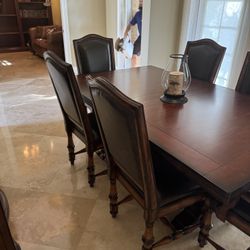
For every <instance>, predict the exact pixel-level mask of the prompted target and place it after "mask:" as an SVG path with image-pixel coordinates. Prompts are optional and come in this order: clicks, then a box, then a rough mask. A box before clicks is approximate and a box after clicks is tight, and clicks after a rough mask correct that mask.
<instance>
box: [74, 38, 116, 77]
mask: <svg viewBox="0 0 250 250" xmlns="http://www.w3.org/2000/svg"><path fill="white" fill-rule="evenodd" d="M73 44H74V49H75V56H76V62H77V68H78V74H89V73H97V72H104V71H112V70H114V69H115V61H114V47H113V39H111V38H105V37H102V36H99V35H95V34H90V35H87V36H84V37H82V38H80V39H76V40H73Z"/></svg>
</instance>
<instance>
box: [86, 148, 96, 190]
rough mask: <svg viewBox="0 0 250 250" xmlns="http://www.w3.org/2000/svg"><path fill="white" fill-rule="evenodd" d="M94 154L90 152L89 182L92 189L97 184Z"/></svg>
mask: <svg viewBox="0 0 250 250" xmlns="http://www.w3.org/2000/svg"><path fill="white" fill-rule="evenodd" d="M93 156H94V152H89V151H88V159H87V161H88V167H87V170H88V182H89V185H90V187H94V183H95V167H94V158H93Z"/></svg>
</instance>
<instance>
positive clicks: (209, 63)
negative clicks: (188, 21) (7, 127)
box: [184, 39, 226, 83]
mask: <svg viewBox="0 0 250 250" xmlns="http://www.w3.org/2000/svg"><path fill="white" fill-rule="evenodd" d="M225 51H226V48H225V47H223V46H220V45H219V44H218V43H216V42H215V41H213V40H211V39H200V40H196V41H188V42H187V45H186V49H185V52H184V54H185V55H187V56H188V66H189V69H190V73H191V77H192V78H195V79H199V80H202V81H206V82H210V83H214V82H215V80H216V77H217V74H218V72H219V69H220V66H221V63H222V60H223V57H224V54H225Z"/></svg>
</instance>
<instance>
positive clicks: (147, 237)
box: [142, 221, 154, 250]
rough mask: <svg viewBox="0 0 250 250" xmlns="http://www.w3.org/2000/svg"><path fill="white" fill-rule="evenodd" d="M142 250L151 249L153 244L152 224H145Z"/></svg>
mask: <svg viewBox="0 0 250 250" xmlns="http://www.w3.org/2000/svg"><path fill="white" fill-rule="evenodd" d="M142 241H143V245H142V250H151V249H153V244H154V222H147V221H146V222H145V232H144V234H143V236H142Z"/></svg>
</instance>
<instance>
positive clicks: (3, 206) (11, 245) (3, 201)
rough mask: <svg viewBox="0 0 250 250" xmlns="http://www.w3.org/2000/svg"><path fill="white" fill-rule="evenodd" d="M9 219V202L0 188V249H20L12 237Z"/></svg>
mask: <svg viewBox="0 0 250 250" xmlns="http://www.w3.org/2000/svg"><path fill="white" fill-rule="evenodd" d="M8 220H9V204H8V200H7V198H6V196H5V194H4V192H3V191H2V190H0V249H1V250H21V248H20V246H19V244H18V243H17V242H16V241H15V240H14V239H13V238H12V235H11V232H10V228H9V225H8Z"/></svg>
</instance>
